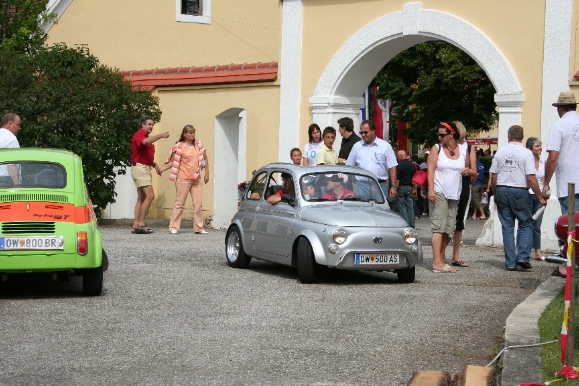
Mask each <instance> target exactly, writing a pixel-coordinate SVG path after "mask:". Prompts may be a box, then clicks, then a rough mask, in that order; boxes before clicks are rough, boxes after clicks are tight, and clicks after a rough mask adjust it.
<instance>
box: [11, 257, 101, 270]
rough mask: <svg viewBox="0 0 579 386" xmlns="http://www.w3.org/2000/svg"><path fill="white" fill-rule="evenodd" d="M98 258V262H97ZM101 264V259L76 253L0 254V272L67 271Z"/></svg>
mask: <svg viewBox="0 0 579 386" xmlns="http://www.w3.org/2000/svg"><path fill="white" fill-rule="evenodd" d="M97 260H98V262H97ZM100 264H101V259H100V258H99V259H97V258H96V257H93V256H90V255H87V256H81V255H78V254H66V255H62V254H60V255H56V254H27V255H20V254H17V253H6V252H3V253H2V254H0V272H2V273H24V272H55V271H68V270H71V269H84V268H96V267H99V266H100Z"/></svg>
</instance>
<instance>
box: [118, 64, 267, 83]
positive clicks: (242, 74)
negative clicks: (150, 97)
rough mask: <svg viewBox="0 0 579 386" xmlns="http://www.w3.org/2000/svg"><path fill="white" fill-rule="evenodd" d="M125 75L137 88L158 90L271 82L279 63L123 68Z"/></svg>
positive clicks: (122, 72)
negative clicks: (145, 68) (147, 68)
mask: <svg viewBox="0 0 579 386" xmlns="http://www.w3.org/2000/svg"><path fill="white" fill-rule="evenodd" d="M121 74H122V75H123V76H124V77H125V79H126V80H128V81H130V82H131V83H132V84H133V87H135V88H141V89H143V90H154V89H155V87H161V86H192V85H205V84H227V83H248V82H268V81H274V80H276V79H277V62H270V63H243V64H233V63H232V64H229V65H225V66H221V65H217V66H204V67H195V66H191V67H173V68H169V67H168V68H165V69H158V68H157V69H154V70H132V71H121Z"/></svg>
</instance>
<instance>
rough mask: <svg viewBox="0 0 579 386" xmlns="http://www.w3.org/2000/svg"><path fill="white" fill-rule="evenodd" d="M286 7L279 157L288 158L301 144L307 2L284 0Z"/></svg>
mask: <svg viewBox="0 0 579 386" xmlns="http://www.w3.org/2000/svg"><path fill="white" fill-rule="evenodd" d="M282 7H283V8H282V28H281V67H280V96H279V99H280V107H279V145H278V160H279V161H287V160H288V157H289V153H290V150H291V149H292V148H294V147H296V146H298V144H299V126H300V106H301V97H300V95H301V81H302V79H301V65H302V60H301V57H302V25H303V3H302V0H284V1H283V3H282ZM360 95H362V94H361V93H360Z"/></svg>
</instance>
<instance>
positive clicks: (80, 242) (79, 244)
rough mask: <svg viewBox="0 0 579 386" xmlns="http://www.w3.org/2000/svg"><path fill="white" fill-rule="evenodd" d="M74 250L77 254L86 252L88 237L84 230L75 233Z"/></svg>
mask: <svg viewBox="0 0 579 386" xmlns="http://www.w3.org/2000/svg"><path fill="white" fill-rule="evenodd" d="M76 250H77V252H78V254H79V255H86V254H87V252H88V237H87V233H86V232H77V233H76Z"/></svg>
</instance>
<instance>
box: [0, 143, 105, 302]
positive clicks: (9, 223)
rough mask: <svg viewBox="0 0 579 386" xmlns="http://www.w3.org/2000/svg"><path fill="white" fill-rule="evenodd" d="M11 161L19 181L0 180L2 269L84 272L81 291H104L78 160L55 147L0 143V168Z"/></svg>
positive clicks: (101, 255) (98, 243) (4, 273)
mask: <svg viewBox="0 0 579 386" xmlns="http://www.w3.org/2000/svg"><path fill="white" fill-rule="evenodd" d="M8 165H15V166H16V167H17V168H18V171H19V174H20V180H21V184H20V185H12V184H11V183H7V182H3V183H0V274H1V279H2V280H3V281H6V280H9V278H10V276H11V275H13V274H20V273H34V274H42V273H57V274H63V273H66V272H68V271H71V270H74V271H75V272H76V273H79V274H82V275H83V292H84V294H85V295H88V296H98V295H100V294H101V292H102V287H103V272H104V271H106V269H107V267H108V259H107V256H106V253H105V251H104V250H103V247H102V240H101V234H100V231H99V230H98V228H97V219H96V216H95V213H94V210H93V206H92V202H91V200H90V198H89V196H88V192H87V189H86V186H85V183H84V175H83V168H82V161H81V159H80V157H79V156H77V155H75V154H74V153H72V152H69V151H64V150H55V149H36V148H23V149H0V170H1V168H2V167H7V166H8Z"/></svg>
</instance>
